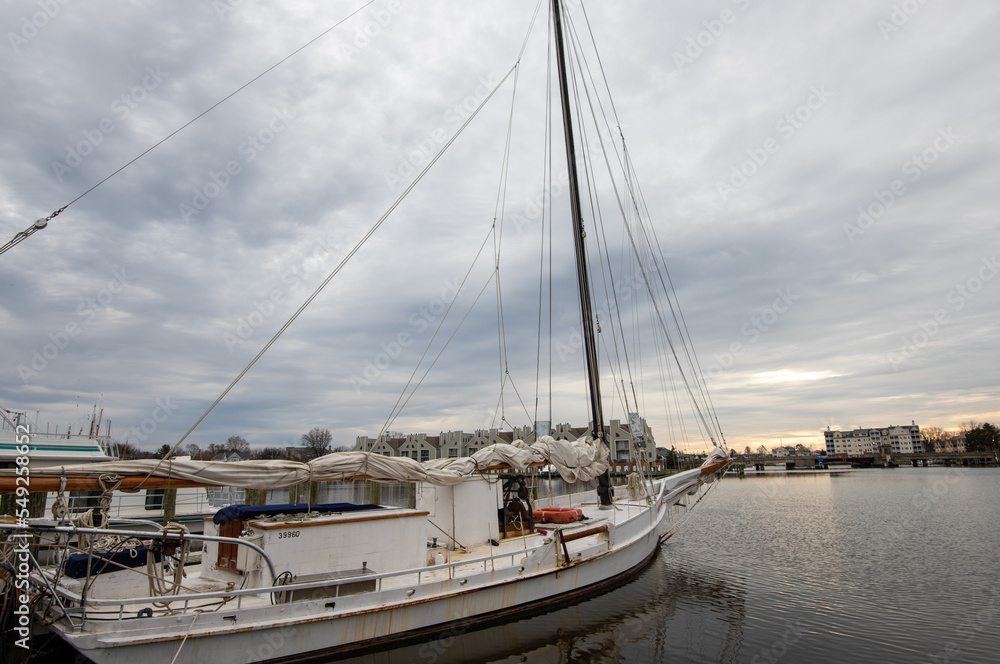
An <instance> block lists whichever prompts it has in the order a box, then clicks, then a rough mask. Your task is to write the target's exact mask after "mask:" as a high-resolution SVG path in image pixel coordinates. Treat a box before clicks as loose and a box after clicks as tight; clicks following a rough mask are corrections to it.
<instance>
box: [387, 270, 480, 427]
mask: <svg viewBox="0 0 1000 664" xmlns="http://www.w3.org/2000/svg"><path fill="white" fill-rule="evenodd" d="M491 281H493V273H491V274H490V276H489V278H488V279H487V280H486V283H485V284H483V287H482V288H481V289H480V290H479V295H477V296H476V299H475V300H473V301H472V304H471V305H469V310H468V311H466V312H465V315H464V316H462V320H460V321H459V322H458V325H457V326H456V327H455V330H454V331H453V332H452V333H451V336H450V337H448V339H447V341H445V342H444V346H442V347H441V350H440V351H438V354H437V356H436V357H435V358H434V361H433V362H431V363H430V366H428V367H427V371H425V372H424V375H423V376H421V377H420V380H419V381H417V384H416V385H414V386H413V390H411V391H410V396H408V397H406V401H404V402H403V405H401V406H400V407H399V410H398V411H396V413H395V414H394V415H393V416H392V421H391V422H389V423H388V425H389V426H392V423H393V422H395V421H396V418H397V417H399V415H400V413H402V412H403V409H404V408H406V404H408V403H409V402H410V399H412V398H413V395H414V394H416V393H417V390H418V389H420V386H421V385H422V384H423V382H424V379H425V378H427V375H428V374H429V373H430V372H431V369H433V368H434V365H435V364H437V361H438V360H440V359H441V356H442V355H443V354H444V351H445V349H446V348H448V345H449V344H450V343H451V340H452V339H454V338H455V335H456V334H458V331H459V330H460V329H461V328H462V324H463V323H465V319H466V318H468V317H469V314H471V313H472V310H473V309H474V308H475V307H476V303H477V302H479V298H481V297H482V296H483V293H485V292H486V287H487V286H489V285H490V282H491Z"/></svg>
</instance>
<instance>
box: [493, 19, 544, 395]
mask: <svg viewBox="0 0 1000 664" xmlns="http://www.w3.org/2000/svg"><path fill="white" fill-rule="evenodd" d="M542 1H543V0H538V2H537V3H536V4H535V12H534V13H533V14H532V16H531V21H530V22H529V23H528V29H527V31H526V32H525V35H524V41H523V42H521V50H520V51H518V54H517V64H520V62H521V58H522V57H523V56H524V51H525V49H526V48H527V46H528V38H529V37H530V36H531V32H532V30H533V29H534V26H535V21H536V20H537V19H538V13H539V11H541V8H542ZM515 66H516V65H515ZM519 73H520V69H519V68H518V71H517V73H515V74H514V84H513V88H512V90H511V96H510V117H509V119H508V122H507V140H506V143H505V145H504V156H503V166H502V168H501V177H500V184H499V186H498V191H497V206H496V207H495V208H494V216H493V219H494V223H496V218H497V208H499V217H500V233H499V235H494V256H495V262H496V271H497V281H496V289H497V325H498V327H499V330H498V333H497V337H498V344H499V349H498V353H499V355H500V371H501V382H500V398H501V408H502V406H503V401H502V399H503V378H502V373H503V371H504V368H505V367H506V366H507V362H506V358H507V335H506V329H505V327H504V324H503V320H504V318H503V298H502V292H501V283H500V246H501V242H502V239H503V219H504V210H505V208H506V200H507V196H506V194H507V182H508V177H509V173H510V138H511V134H512V131H513V124H514V102H515V99H516V98H517V79H518V74H519Z"/></svg>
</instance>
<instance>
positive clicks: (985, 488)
mask: <svg viewBox="0 0 1000 664" xmlns="http://www.w3.org/2000/svg"><path fill="white" fill-rule="evenodd" d="M553 482H554V483H553V484H552V485H551V486H552V487H553V488H554V489H555V490H556V491H557V492H559V486H558V485H559V483H560V482H559V480H554V481H553ZM331 491H333V493H331V494H330V495H325V496H322V497H321V499H322V500H329V501H331V502H333V501H338V500H352V501H355V502H366V501H367V500H369V498H370V497H369V495H368V491H369V489H368V487H367V485H366V483H359V484H358V485H355V486H353V487H351V486H349V485H341V488H339V489H335V490H331ZM544 492H545V489H544V488H542V490H541V491H540V493H542V494H543V495H544ZM380 493H381V495H380V500H382V502H384V503H388V504H404V505H405V504H406V501H407V499H408V489H407V487H406V486H405V485H383V487H382V488H381V492H380ZM998 566H1000V469H996V468H970V469H960V468H943V467H932V468H896V469H886V470H882V469H868V470H851V471H845V472H839V473H832V474H794V473H793V474H788V473H764V474H759V475H756V474H754V473H750V474H749V475H748V476H747V477H746V478H745V479H738V478H735V477H732V476H730V477H727V478H726V479H724V480H723V481H722V482H720V483H719V484H718V485H717V486H716V488H715V489H714V490H713V492H712V493H711V495H710V496H709V497H708V498H707V499H706V500H704V501H703V502H702V504H701V505H700V506H699V508H698V511H697V513H696V515H695V516H694V518H693V519H692V520H691V521H690V522H689V523H688V524H687V525H686V526H685V527H684V528H683V529H682V530H681V531H680V533H679V534H678V535H677V536H676V537H675V538H673V539H671V540H669V541H668V542H667V543H666V544H665V545H664V547H663V549H662V551H661V553H660V555H659V556H658V558H657V559H656V560H655V561H654V562H653V563H652V564H651V565H650V566H649V567H648V568H647V569H646V570H645V571H644V572H643V573H642V574H641V575H640V576H639V577H638V578H637V579H636V580H634V581H632V582H631V583H628V584H626V585H624V586H621V587H619V588H617V589H616V590H614V591H612V592H609V593H606V594H604V595H601V596H599V597H595V598H593V599H590V600H587V601H583V602H580V603H577V604H574V605H572V606H568V607H565V608H562V609H559V610H556V611H552V612H549V613H546V614H544V615H538V616H534V617H531V618H525V619H522V620H519V621H515V622H511V623H507V624H504V625H499V626H496V627H491V628H488V629H481V630H477V631H466V630H464V629H463V628H462V627H461V626H458V627H451V628H449V629H447V630H442V632H440V633H438V634H435V635H433V636H431V637H428V638H426V639H424V640H422V641H420V642H418V643H416V644H413V645H411V646H408V647H405V648H400V649H397V650H387V651H381V652H377V653H372V654H369V655H366V656H363V657H358V658H352V659H347V660H343V659H341V660H328V661H330V662H333V661H339V662H351V663H353V664H362V663H363V664H397V663H398V664H411V663H412V664H459V663H466V662H468V663H476V664H480V663H487V662H491V663H501V662H502V663H504V664H507V663H511V664H512V663H515V662H533V663H538V664H542V663H544V664H576V663H579V664H589V663H591V662H616V663H628V664H632V663H635V664H639V663H643V664H644V663H647V662H670V663H674V664H681V663H688V662H690V663H696V664H706V663H716V662H718V663H720V664H765V663H766V664H775V663H777V662H781V663H783V664H799V663H808V664H825V663H831V664H833V663H841V662H851V663H855V662H857V663H862V664H865V663H868V662H871V663H878V664H904V663H905V664H911V663H926V664H945V663H947V664H957V663H965V664H981V663H982V664H985V663H988V662H989V663H993V662H1000V574H998V572H1000V570H998ZM52 657H54V659H53V658H49V659H46V660H45V661H49V662H56V661H58V662H66V661H81V660H80V659H79V658H77V659H76V660H74V659H73V655H72V654H71V653H68V652H67V651H66V650H65V649H58V650H57V652H56V653H53V654H52Z"/></svg>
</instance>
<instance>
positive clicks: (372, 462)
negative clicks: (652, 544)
mask: <svg viewBox="0 0 1000 664" xmlns="http://www.w3.org/2000/svg"><path fill="white" fill-rule="evenodd" d="M536 463H541V464H552V465H554V466H555V467H556V469H558V471H559V474H560V475H562V477H563V479H565V480H566V481H567V482H578V481H585V480H590V479H593V478H595V477H597V476H598V475H600V474H601V473H603V472H604V471H605V470H607V468H608V450H607V447H606V446H605V445H604V443H603V442H601V441H594V440H593V439H591V438H581V439H579V440H576V441H568V440H555V439H554V438H552V437H551V436H543V437H542V438H539V439H538V441H537V442H535V443H534V444H533V445H528V444H527V443H525V442H524V441H523V440H516V441H514V442H513V443H511V444H507V443H499V444H496V445H490V446H488V447H484V448H483V449H481V450H479V451H478V452H476V453H475V454H473V455H472V456H467V457H457V458H451V459H432V460H429V461H424V462H422V463H421V462H418V461H416V460H414V459H410V458H407V457H388V456H383V455H381V454H374V453H371V452H334V453H331V454H327V455H325V456H321V457H318V458H316V459H313V460H312V461H309V462H307V463H303V462H299V461H287V460H281V459H277V460H268V461H236V462H223V461H192V460H177V459H168V460H165V461H163V460H159V459H141V460H136V461H113V462H107V463H88V464H81V465H75V466H53V467H51V468H39V469H33V470H32V477H66V478H70V477H97V476H104V475H106V476H120V475H126V476H128V475H130V476H137V475H138V476H145V475H150V476H152V477H164V478H170V479H176V480H186V481H191V482H201V483H203V484H209V485H216V486H232V487H240V488H246V489H281V488H284V487H289V486H294V485H296V484H301V483H302V482H306V481H313V482H321V481H330V480H343V479H349V478H352V477H368V478H371V479H376V480H390V481H406V482H429V483H431V484H435V485H438V486H447V485H451V484H457V483H458V482H461V481H462V480H463V479H465V478H466V477H470V476H472V475H475V474H476V473H480V472H482V471H485V470H486V469H488V468H492V467H497V466H500V465H506V466H508V467H510V468H511V469H513V470H515V471H524V470H526V469H527V468H528V467H529V466H531V465H532V464H536ZM6 472H13V471H6ZM4 474H5V471H0V476H3V475H4ZM109 479H110V477H109Z"/></svg>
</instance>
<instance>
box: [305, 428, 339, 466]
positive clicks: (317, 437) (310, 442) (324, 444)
mask: <svg viewBox="0 0 1000 664" xmlns="http://www.w3.org/2000/svg"><path fill="white" fill-rule="evenodd" d="M331 440H333V434H331V433H330V430H329V429H320V428H319V427H313V428H312V429H310V430H309V433H304V434H302V442H303V443H304V444H305V446H306V457H307V459H315V458H316V457H319V456H323V455H324V454H329V452H330V441H331Z"/></svg>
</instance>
